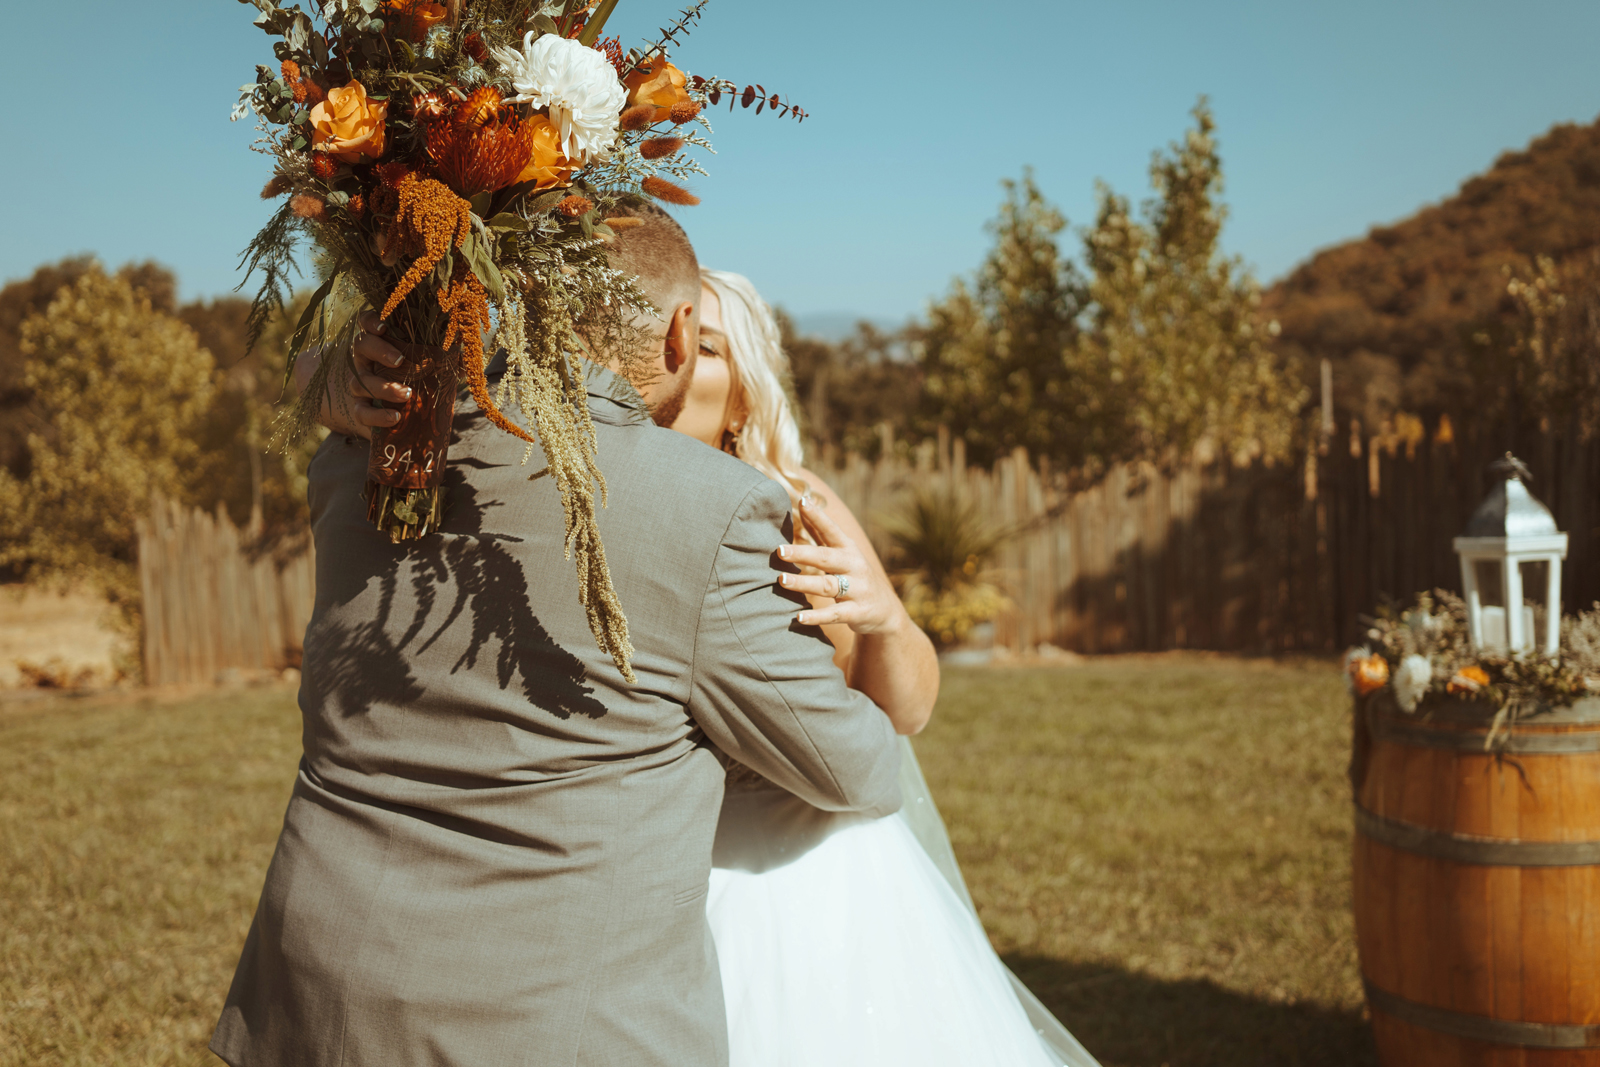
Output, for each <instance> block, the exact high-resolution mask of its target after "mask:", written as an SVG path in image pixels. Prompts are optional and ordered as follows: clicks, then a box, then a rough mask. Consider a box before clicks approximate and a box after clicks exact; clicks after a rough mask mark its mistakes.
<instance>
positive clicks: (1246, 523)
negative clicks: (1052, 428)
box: [139, 432, 1600, 684]
mask: <svg viewBox="0 0 1600 1067" xmlns="http://www.w3.org/2000/svg"><path fill="white" fill-rule="evenodd" d="M1508 443H1509V444H1510V445H1512V446H1513V447H1514V448H1515V449H1516V451H1517V454H1518V455H1519V456H1521V457H1522V458H1523V459H1524V460H1525V461H1526V462H1527V463H1528V465H1529V466H1530V467H1531V468H1532V470H1533V472H1534V478H1535V481H1534V483H1533V485H1532V489H1533V491H1534V493H1535V494H1536V495H1537V496H1538V497H1539V498H1540V499H1541V500H1543V501H1544V502H1545V503H1546V504H1548V505H1549V506H1550V507H1551V509H1552V511H1554V513H1555V516H1556V520H1557V522H1558V524H1559V525H1560V526H1561V528H1562V529H1564V530H1566V531H1567V532H1568V534H1569V537H1570V540H1571V548H1570V551H1569V555H1568V559H1567V562H1566V566H1565V567H1564V568H1563V602H1564V604H1565V605H1566V607H1567V608H1568V610H1571V609H1573V608H1576V607H1587V606H1589V605H1590V604H1592V603H1594V602H1595V601H1600V441H1593V440H1591V441H1588V442H1583V441H1581V440H1579V439H1578V438H1577V436H1576V435H1567V436H1560V435H1556V434H1553V433H1541V434H1538V435H1536V436H1533V437H1530V438H1524V439H1521V440H1515V439H1512V440H1509V441H1508V440H1507V439H1506V438H1505V437H1504V436H1503V435H1495V434H1490V433H1484V434H1481V435H1478V436H1469V435H1462V434H1457V433H1450V432H1444V433H1438V432H1436V433H1435V434H1434V435H1433V436H1432V437H1431V438H1428V437H1422V438H1420V439H1417V438H1415V437H1413V438H1410V439H1408V438H1404V437H1402V436H1401V435H1399V434H1395V433H1391V432H1385V433H1380V434H1378V435H1375V436H1370V437H1363V436H1362V435H1360V434H1359V433H1356V432H1352V433H1351V434H1350V435H1349V436H1347V437H1346V436H1338V437H1334V436H1329V437H1328V438H1326V439H1325V440H1323V441H1322V443H1321V446H1320V447H1318V448H1314V449H1312V450H1311V451H1310V452H1309V453H1307V454H1305V455H1303V456H1302V457H1300V458H1299V459H1297V460H1296V461H1294V462H1292V463H1279V464H1276V465H1268V464H1265V463H1260V462H1258V463H1255V464H1253V465H1251V466H1248V467H1236V466H1234V465H1232V464H1230V463H1228V462H1213V463H1190V464H1187V465H1182V466H1179V467H1177V468H1176V469H1172V470H1163V469H1158V468H1156V467H1153V466H1149V465H1132V466H1120V467H1115V468H1113V469H1112V470H1111V471H1110V472H1108V473H1107V474H1106V476H1105V477H1104V478H1102V479H1100V480H1099V481H1098V482H1097V483H1096V484H1094V485H1092V486H1089V487H1087V488H1082V487H1077V488H1074V487H1073V486H1072V483H1071V482H1070V481H1069V480H1068V479H1067V478H1065V477H1063V476H1061V475H1060V474H1059V473H1056V472H1052V471H1051V470H1050V468H1049V465H1048V464H1044V463H1037V462H1030V460H1029V458H1028V456H1027V455H1025V454H1024V453H1022V452H1020V451H1019V452H1017V453H1014V454H1013V455H1011V456H1009V457H1006V458H1005V459H1002V460H1001V461H1000V462H998V463H996V464H995V465H994V466H993V467H992V468H987V469H985V468H979V467H973V466H968V465H967V463H966V462H965V459H964V454H963V453H964V450H963V447H962V443H961V442H960V441H951V440H950V439H949V438H948V437H947V436H944V435H941V437H940V438H939V440H937V441H930V442H926V443H924V444H923V445H922V446H920V447H919V448H918V449H916V450H915V451H914V453H913V454H912V455H911V456H910V457H903V456H899V455H897V452H896V450H895V449H893V448H889V449H886V450H884V451H885V454H886V455H888V456H889V457H890V458H888V459H883V460H879V461H875V462H869V461H867V460H864V459H862V458H861V457H860V456H855V455H851V456H845V457H842V458H839V459H838V460H837V461H836V462H833V463H826V462H825V463H824V465H823V467H824V471H825V476H826V477H827V478H828V481H829V482H830V484H831V485H832V486H833V487H834V489H835V490H836V491H837V492H838V493H839V495H840V496H841V497H842V498H843V500H844V501H845V503H846V504H848V505H849V506H850V508H851V510H852V511H854V512H855V513H856V514H857V515H858V516H859V517H861V519H862V520H863V522H864V524H865V525H866V527H867V529H868V532H869V534H873V535H874V539H875V540H879V541H880V542H881V540H882V537H881V520H882V519H883V518H884V517H885V516H887V515H889V514H891V513H892V512H894V511H895V510H896V509H898V508H900V507H902V506H903V505H904V501H905V499H906V497H907V494H908V491H909V490H910V489H912V488H913V487H915V486H917V485H922V484H930V483H932V484H944V485H948V486H955V487H959V488H960V489H961V491H963V492H964V493H966V494H967V495H969V496H970V498H971V499H972V500H973V501H975V502H976V504H977V505H978V507H979V509H980V510H981V511H982V512H983V514H984V515H986V516H987V518H988V520H989V521H990V522H992V523H994V524H996V525H997V526H999V527H1001V528H1003V529H1006V530H1010V531H1013V535H1012V536H1011V537H1009V538H1008V539H1007V540H1006V541H1005V542H1004V543H1003V544H1002V545H1001V546H1000V548H999V550H998V552H997V553H996V555H995V558H994V559H993V560H992V561H991V568H992V575H993V577H994V579H995V580H996V581H997V583H998V584H999V585H1001V586H1002V588H1003V589H1004V590H1005V592H1006V594H1007V595H1008V597H1009V598H1010V600H1011V607H1010V608H1009V609H1008V610H1007V611H1006V612H1005V614H1004V615H1002V617H1001V618H999V619H998V620H996V623H997V626H996V643H997V644H1000V645H1002V646H1004V647H1008V648H1011V649H1015V650H1019V651H1021V650H1027V649H1033V648H1037V647H1039V646H1041V645H1046V644H1048V645H1054V646H1055V647H1057V648H1062V649H1068V650H1072V651H1077V652H1084V653H1105V652H1132V651H1159V650H1164V649H1172V648H1196V649H1215V650H1223V651H1243V652H1282V651H1291V650H1308V651H1309V650H1322V651H1328V650H1334V649H1337V648H1339V647H1342V646H1343V645H1345V644H1348V643H1350V642H1353V641H1357V640H1359V639H1360V635H1361V632H1362V628H1363V627H1362V623H1361V621H1360V619H1361V616H1362V615H1363V614H1367V613H1370V612H1372V611H1373V610H1374V609H1375V608H1376V607H1377V606H1378V605H1379V604H1380V603H1382V602H1383V601H1384V600H1386V599H1409V598H1410V597H1411V596H1412V595H1413V594H1415V593H1417V592H1419V591H1422V590H1425V589H1431V588H1434V587H1443V588H1446V589H1456V588H1457V587H1458V585H1459V577H1460V570H1459V567H1458V564H1457V562H1456V557H1455V554H1454V552H1453V550H1452V548H1451V538H1452V537H1453V536H1454V535H1455V534H1456V533H1458V532H1459V531H1460V530H1461V529H1462V528H1463V527H1464V526H1465V524H1466V520H1467V517H1468V516H1469V515H1470V514H1471V512H1472V509H1473V508H1474V507H1476V506H1477V504H1478V502H1479V501H1480V500H1482V498H1483V495H1484V493H1485V492H1486V491H1487V488H1488V481H1487V476H1486V473H1485V469H1486V467H1487V465H1488V464H1489V462H1490V461H1492V460H1493V459H1494V458H1496V457H1497V456H1498V455H1500V454H1501V453H1503V452H1504V451H1505V450H1506V446H1507V444H1508ZM827 458H828V457H825V461H826V459H827ZM139 545H140V548H139V567H140V575H141V579H142V581H143V585H144V601H145V614H144V619H145V633H146V640H145V670H146V677H147V678H148V680H149V681H150V682H152V683H154V684H170V683H208V682H210V681H212V680H213V679H215V678H217V677H218V676H219V675H224V674H226V673H227V672H229V671H232V670H238V671H246V672H249V671H263V670H279V669H282V668H283V667H286V666H293V665H296V664H297V663H298V662H299V655H300V645H301V641H302V637H303V633H304V630H305V626H306V623H307V621H308V620H309V619H310V615H311V607H312V604H313V603H314V600H315V596H316V588H315V568H314V563H313V559H312V555H311V551H310V548H309V547H306V548H304V549H302V550H301V551H300V552H298V553H294V554H290V555H288V556H287V557H284V556H282V555H281V554H280V555H279V556H277V557H274V556H271V555H266V554H263V553H262V552H261V551H259V549H257V548H256V547H255V546H254V539H253V538H252V537H251V536H248V535H247V533H244V532H241V531H240V530H239V529H237V528H236V527H235V526H234V525H233V524H232V523H231V522H230V521H229V520H228V518H227V516H226V515H225V514H224V513H222V512H221V511H220V510H219V511H218V512H217V514H215V515H211V514H207V513H205V512H202V511H198V510H194V509H185V508H180V507H178V506H176V505H173V504H170V503H163V502H159V501H158V502H157V503H156V504H155V505H154V507H153V508H152V511H151V514H150V516H149V518H147V519H146V520H144V521H143V522H141V524H140V529H139Z"/></svg>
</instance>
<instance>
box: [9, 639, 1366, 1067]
mask: <svg viewBox="0 0 1600 1067" xmlns="http://www.w3.org/2000/svg"><path fill="white" fill-rule="evenodd" d="M1347 723H1348V711H1347V703H1346V700H1345V698H1344V696H1343V693H1342V690H1341V688H1340V684H1339V681H1338V678H1337V675H1336V672H1335V671H1334V670H1333V669H1332V667H1331V665H1329V664H1324V663H1302V664H1294V663H1271V662H1252V661H1240V660H1232V659H1223V658H1205V657H1176V658H1172V657H1126V658H1114V659H1102V660H1089V661H1085V662H1083V663H1081V664H1079V665H1077V666H1072V667H1065V668H1037V669H1011V670H983V669H972V670H962V671H950V672H948V674H947V678H946V683H945V694H944V698H943V699H942V700H941V702H940V708H939V712H938V714H937V715H936V716H935V718H934V722H933V725H932V726H931V727H930V728H929V729H928V731H927V732H926V733H925V734H924V735H923V736H922V737H920V738H918V741H917V747H918V752H919V753H920V754H921V756H922V759H923V762H924V766H925V768H926V770H927V773H928V777H929V779H930V781H931V782H932V784H933V787H934V790H935V794H936V796H937V798H938V800H939V803H940V805H941V806H942V808H943V809H944V812H945V815H946V818H947V820H948V822H949V824H950V832H951V836H952V837H953V839H954V841H955V845H956V850H957V852H958V853H959V854H960V856H961V859H962V863H963V865H964V867H965V869H966V872H967V877H968V880H969V882H970V883H971V885H972V890H973V895H974V897H975V898H976V899H977V901H978V905H979V907H980V909H981V910H982V912H983V916H984V920H985V922H986V923H987V925H988V927H989V930H990V932H991V934H992V935H993V937H994V940H995V943H996V945H997V946H998V947H999V948H1000V950H1001V951H1002V952H1003V953H1004V954H1005V955H1006V958H1007V960H1008V961H1009V962H1010V963H1011V964H1012V966H1013V967H1015V968H1016V970H1017V971H1018V972H1019V973H1020V974H1022V975H1023V977H1024V978H1026V979H1027V980H1028V981H1029V982H1030V984H1032V985H1033V987H1034V988H1035V989H1036V990H1037V991H1038V992H1039V993H1040V995H1041V997H1042V998H1043V999H1044V1000H1045V1002H1046V1003H1048V1004H1050V1005H1051V1006H1052V1007H1053V1008H1054V1009H1055V1010H1056V1011H1057V1012H1058V1013H1059V1014H1060V1015H1061V1016H1062V1018H1063V1019H1064V1020H1065V1021H1066V1022H1067V1023H1068V1025H1069V1026H1071V1027H1072V1029H1073V1030H1074V1032H1076V1033H1077V1034H1078V1036H1079V1037H1080V1038H1081V1039H1082V1040H1083V1041H1084V1043H1085V1044H1086V1045H1088V1047H1089V1048H1090V1049H1091V1050H1092V1051H1094V1052H1095V1053H1096V1054H1097V1055H1099V1056H1100V1057H1101V1059H1102V1060H1103V1062H1104V1063H1105V1064H1106V1065H1107V1067H1161V1065H1162V1064H1167V1065H1170V1067H1204V1065H1218V1067H1221V1065H1227V1067H1251V1065H1258V1064H1259V1065H1268V1064H1270V1065H1273V1067H1279V1065H1295V1064H1300V1065H1316V1067H1320V1065H1328V1067H1333V1065H1338V1067H1349V1065H1365V1064H1371V1063H1373V1059H1372V1054H1371V1050H1370V1044H1369V1041H1368V1038H1367V1035H1366V1028H1365V1024H1364V1023H1363V1022H1362V1021H1361V1014H1360V989H1359V985H1358V982H1357V976H1356V965H1355V952H1354V948H1353V947H1352V946H1353V938H1352V935H1351V920H1350V907H1349V897H1350V893H1349V858H1348V853H1349V837H1350V817H1349V801H1348V793H1347V787H1346V785H1345V781H1344V777H1343V774H1344V763H1345V753H1346V748H1347V745H1348V741H1347V728H1348V726H1347ZM298 756H299V720H298V715H297V713H296V711H295V708H294V700H293V695H292V693H290V692H288V691H286V690H282V689H279V690H270V691H261V690H257V691H241V692H236V693H229V694H211V695H207V696H204V697H195V698H191V699H187V700H182V701H176V702H171V703H165V704H159V705H158V704H153V703H151V702H149V701H128V700H125V699H113V698H110V697H106V698H96V699H94V700H90V701H77V702H73V701H52V702H49V703H43V702H39V703H34V704H30V705H27V706H26V707H22V708H17V709H13V710H9V711H7V710H4V709H0V1067H24V1065H26V1067H36V1065H73V1067H77V1065H83V1067H89V1065H94V1067H102V1065H105V1064H117V1065H118V1067H123V1065H149V1067H168V1065H180V1064H182V1065H189V1064H193V1065H201V1064H214V1063H216V1062H218V1061H216V1060H215V1059H214V1058H213V1057H211V1056H210V1054H209V1053H208V1052H206V1051H205V1042H206V1040H207V1039H208V1038H209V1036H210V1032H211V1027H212V1024H213V1022H214V1021H215V1019H216V1014H217V1011H218V1010H219V1008H220V1007H221V1003H222V998H223V996H224V995H225V993H226V991H227V987H228V982H229V980H230V978H231V976H232V971H233V965H234V962H235V960H236V959H237V955H238V951H239V947H240V945H241V944H242V943H243V940H244V935H245V931H246V929H247V927H248V925H249V921H250V915H251V911H252V909H253V908H254V906H255V901H256V895H257V893H259V891H260V887H261V879H262V876H263V874H264V872H265V869H266V864H267V861H268V860H269V859H270V857H271V852H272V846H273V842H274V841H275V839H276V835H277V832H278V827H279V823H280V820H281V819H282V815H283V808H284V805H285V803H286V802H287V799H288V793H289V788H290V785H291V784H292V780H293V775H294V766H295V761H296V759H297V758H298Z"/></svg>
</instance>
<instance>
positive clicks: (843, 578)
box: [833, 574, 850, 600]
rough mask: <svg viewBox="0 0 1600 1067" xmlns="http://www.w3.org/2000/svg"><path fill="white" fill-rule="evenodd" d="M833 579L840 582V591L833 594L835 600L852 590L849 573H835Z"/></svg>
mask: <svg viewBox="0 0 1600 1067" xmlns="http://www.w3.org/2000/svg"><path fill="white" fill-rule="evenodd" d="M833 580H834V581H835V582H837V583H839V591H838V592H837V593H835V594H833V599H835V600H842V599H844V595H845V594H846V593H848V592H850V577H849V575H845V574H839V575H835V576H834V579H833Z"/></svg>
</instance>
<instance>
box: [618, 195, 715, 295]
mask: <svg viewBox="0 0 1600 1067" xmlns="http://www.w3.org/2000/svg"><path fill="white" fill-rule="evenodd" d="M618 216H621V217H623V218H628V219H635V220H637V224H636V225H631V226H627V227H626V228H624V227H621V226H619V227H617V236H616V239H615V240H614V241H613V242H612V243H611V246H610V248H609V249H608V250H607V257H608V258H609V259H610V261H611V265H612V266H613V267H614V268H616V269H617V270H620V271H622V273H624V274H631V275H634V276H635V277H637V278H638V280H639V288H640V289H641V290H643V291H644V295H645V296H647V297H649V298H650V303H652V304H654V305H655V306H656V309H657V310H658V311H660V312H661V314H662V315H663V316H669V315H671V314H672V310H673V309H674V308H676V307H677V306H678V305H679V304H693V305H695V307H699V306H700V261H699V260H698V259H697V258H695V254H694V245H692V244H690V243H689V235H688V234H686V233H684V232H683V227H682V226H680V225H678V220H676V219H674V218H673V217H672V216H671V215H668V214H667V213H666V212H665V211H663V210H661V208H659V207H657V206H656V205H655V204H653V203H651V202H650V201H648V200H641V199H633V198H629V199H626V200H624V201H622V202H621V203H620V204H618V205H617V207H616V208H615V209H614V210H612V212H611V214H610V216H609V217H611V218H617V217H618Z"/></svg>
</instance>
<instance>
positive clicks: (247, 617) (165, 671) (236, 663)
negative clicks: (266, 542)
mask: <svg viewBox="0 0 1600 1067" xmlns="http://www.w3.org/2000/svg"><path fill="white" fill-rule="evenodd" d="M138 533H139V580H140V584H141V586H142V588H143V595H144V670H145V681H146V683H147V684H150V685H195V684H203V685H209V684H212V683H213V682H215V681H218V680H222V679H225V678H227V677H229V676H232V675H235V674H242V675H247V676H248V675H251V674H260V673H265V672H270V671H281V670H283V669H284V668H286V667H298V666H299V664H300V653H301V642H302V640H303V639H304V634H305V628H306V623H307V622H308V621H310V618H311V607H312V604H313V603H314V602H315V600H316V567H315V560H314V558H313V556H312V553H311V549H310V547H309V545H307V546H305V547H303V548H301V549H300V550H298V551H292V552H289V553H287V554H286V555H283V554H277V555H275V554H273V553H270V552H266V551H264V550H262V548H261V546H260V545H259V537H257V536H252V535H250V534H249V533H248V532H241V531H240V530H239V528H238V527H236V526H235V525H234V524H233V523H232V522H231V521H230V520H229V518H228V515H227V512H225V511H223V510H222V509H221V508H220V507H219V508H218V509H217V511H216V513H215V514H208V513H207V512H204V511H201V510H199V509H198V508H188V507H182V506H180V505H178V504H174V503H172V502H170V501H164V500H160V499H158V500H156V501H154V502H153V504H152V505H151V509H150V514H149V515H148V516H147V517H145V518H143V519H141V520H140V521H139V531H138Z"/></svg>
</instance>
